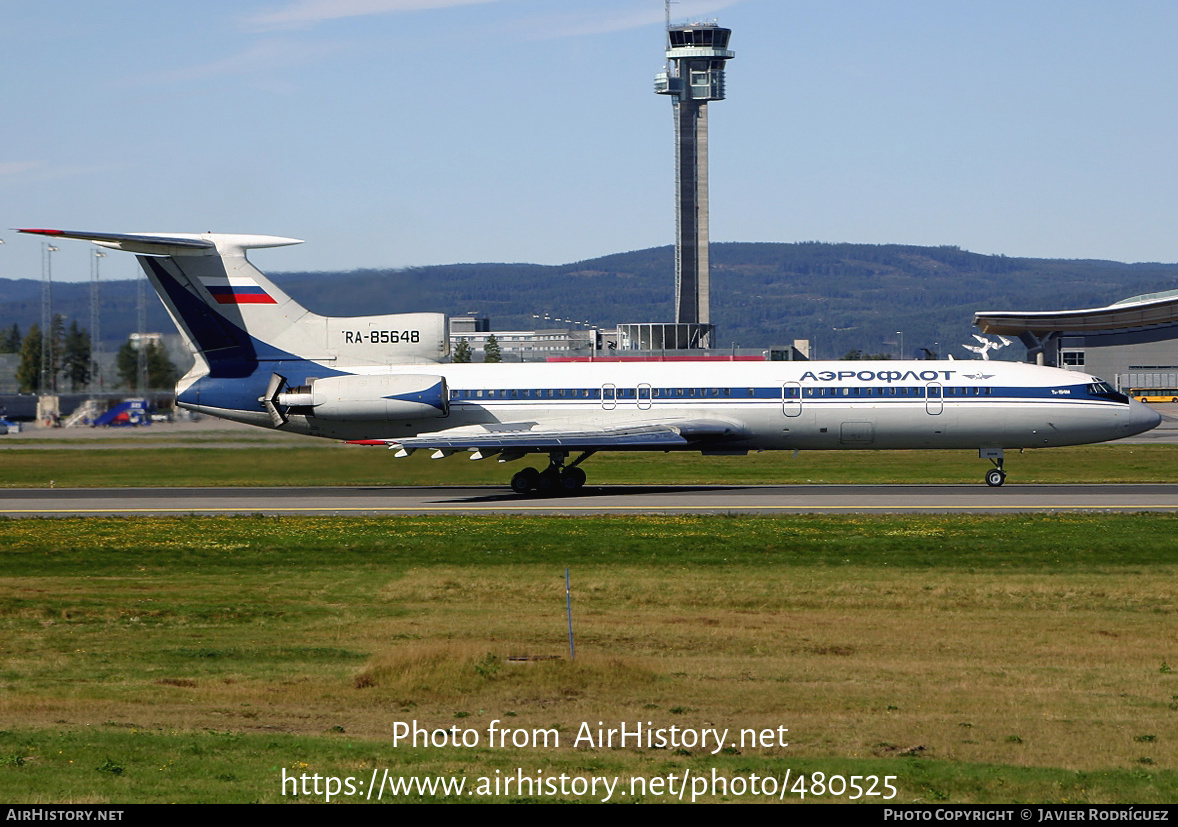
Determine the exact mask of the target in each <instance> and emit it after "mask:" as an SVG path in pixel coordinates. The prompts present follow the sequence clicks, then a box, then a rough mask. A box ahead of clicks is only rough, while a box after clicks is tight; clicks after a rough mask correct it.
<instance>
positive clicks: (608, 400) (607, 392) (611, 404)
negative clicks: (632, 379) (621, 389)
mask: <svg viewBox="0 0 1178 827" xmlns="http://www.w3.org/2000/svg"><path fill="white" fill-rule="evenodd" d="M617 406H618V389H617V386H615V385H611V384H608V383H607V384H605V385H602V386H601V407H602V409H603V410H606V411H612V410H613V409H614V408H616V407H617Z"/></svg>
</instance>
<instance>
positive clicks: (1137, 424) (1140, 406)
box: [1127, 399, 1162, 435]
mask: <svg viewBox="0 0 1178 827" xmlns="http://www.w3.org/2000/svg"><path fill="white" fill-rule="evenodd" d="M1161 422H1162V415H1161V414H1160V413H1158V412H1157V411H1155V410H1154V409H1153V408H1151V407H1150V406H1149V405H1146V404H1145V403H1144V402H1138V401H1137V400H1136V399H1130V400H1129V422H1128V423H1127V428H1128V430H1129V435H1132V434H1140V433H1144V432H1145V431H1148V430H1151V429H1152V428H1156V427H1157V426H1158V425H1160V424H1161Z"/></svg>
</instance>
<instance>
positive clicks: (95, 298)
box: [90, 249, 106, 396]
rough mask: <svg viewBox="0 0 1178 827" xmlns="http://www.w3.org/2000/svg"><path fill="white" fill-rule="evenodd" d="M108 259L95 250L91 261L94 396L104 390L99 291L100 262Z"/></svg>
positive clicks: (91, 359)
mask: <svg viewBox="0 0 1178 827" xmlns="http://www.w3.org/2000/svg"><path fill="white" fill-rule="evenodd" d="M103 258H106V253H104V252H102V250H97V249H96V250H95V251H94V257H93V258H92V259H90V395H91V396H93V395H94V393H95V391H97V390H99V389H101V388H102V376H101V373H100V372H101V368H100V367H99V365H100V364H101V363H100V360H99V357H100V356H101V355H102V336H101V334H100V331H99V324H100V321H101V319H100V314H99V311H98V308H99V306H100V297H99V290H98V282H99V279H98V260H99V259H103Z"/></svg>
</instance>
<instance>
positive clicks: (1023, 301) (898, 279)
mask: <svg viewBox="0 0 1178 827" xmlns="http://www.w3.org/2000/svg"><path fill="white" fill-rule="evenodd" d="M711 250H712V321H713V323H715V324H716V326H717V328H718V337H717V344H718V345H719V346H722V347H728V346H729V345H730V344H732V343H736V344H737V345H738V346H740V347H764V346H767V345H771V344H781V343H788V342H790V341H792V340H793V339H795V338H808V339H811V340H812V341H813V342H814V343H815V346H816V347H817V355H818V356H819V357H821V358H837V357H840V356H842V355H843V354H844V353H846V352H848V351H850V350H853V349H857V350H861V351H864V352H867V353H877V352H892V353H894V354H896V355H899V348H898V344H897V340H898V338H899V337H898V336H897V335H896V331H901V330H902V331H904V344H905V350H906V351H907V355H909V356H911V355H912V354H913V353H914V352H916V350H917V349H918V348H919V347H921V346H925V347H930V348H932V347H934V344H935V343H940V350H941V352H950V353H953V354H955V355H956V356H958V357H959V358H963V357H967V356H969V355H970V354H969V353H968V352H967V351H965V350H964V349H963V348H961V347H960V345H961V344H962V343H965V342H970V343H972V342H973V340H972V339H971V338H970V335H971V334H972V333H975V332H977V331H976V329H975V328H973V326H972V325H971V324H970V322H971V320H972V318H973V314H974V312H975V311H978V310H1062V309H1074V308H1081V307H1095V306H1101V305H1105V304H1108V303H1110V302H1113V301H1117V300H1119V299H1123V298H1126V297H1128V296H1133V295H1137V294H1140V293H1147V292H1152V291H1156V290H1168V289H1173V288H1175V287H1178V264H1122V263H1118V262H1109V261H1068V260H1058V259H1026V258H1009V257H1006V256H985V255H978V254H976V253H970V252H967V251H964V250H961V249H958V248H956V247H914V246H902V245H865V244H823V243H817V242H812V243H811V242H807V243H799V244H770V243H727V244H713V245H712V247H711ZM673 273H674V261H673V250H672V248H670V247H659V248H654V249H649V250H638V251H635V252H631V253H618V254H615V255H610V256H605V257H602V258H597V259H591V260H588V261H581V262H576V263H574V264H565V265H558V266H542V265H535V264H451V265H437V266H431V267H415V268H409V269H404V270H358V271H352V272H345V273H321V272H316V273H310V272H306V273H277V274H272V276H273V278H274V280H275V281H276V282H277V283H279V284H280V285H282V287H283V289H285V290H287V291H288V292H289V293H290V294H291V295H292V296H294V297H295V298H296V299H297V300H299V301H300V302H302V303H303V304H305V305H306V306H307V307H308V308H310V309H312V310H314V311H316V312H319V313H324V314H328V315H363V314H371V313H384V312H390V313H392V312H410V311H441V312H445V313H450V314H452V315H458V314H463V313H467V312H471V311H474V312H477V313H478V314H479V315H483V316H489V317H490V318H491V325H492V328H493V329H500V330H504V329H512V328H514V329H519V328H525V329H526V328H531V327H533V326H535V320H534V319H533V318H532V315H533V314H538V315H543V314H545V313H547V314H549V315H551V316H553V317H561V318H565V319H568V318H572V319H578V320H589V321H590V322H592V323H593V324H598V325H602V326H607V327H611V326H613V325H614V324H617V323H619V322H646V321H673V318H672V315H673V308H672V301H673V295H674V276H673ZM88 290H89V288H88V285H85V284H57V285H55V286H54V309H55V311H56V312H59V313H62V314H64V315H65V316H66V317H67V319H77V320H78V321H79V323H81V324H82V325H83V326H87V325H88V321H89V305H88V301H89V293H88ZM134 295H135V294H134V283H133V282H131V281H123V282H106V283H104V284H103V287H102V297H103V302H102V303H103V321H102V325H103V333H104V336H103V338H104V339H108V340H114V339H117V340H122V339H125V337H126V335H127V333H129V332H130V331H131V329H132V327H133V325H134V319H135V298H134ZM151 305H152V310H151V312H150V314H149V326H151V327H152V328H153V329H160V330H165V331H170V330H171V323H170V322H169V321H168V320H167V318H166V316H165V315H164V314H163V311H162V307H160V306H159V303H158V301H157V300H156V299H154V298H152V299H151ZM40 313H41V310H40V284H39V283H38V282H36V281H35V280H0V327H5V326H11V325H12V323H13V322H16V323H18V324H19V325H20V327H21V329H22V330H27V328H28V326H29V325H30V324H32V323H34V322H38V321H39V320H40ZM1011 351H1017V353H1011ZM1021 354H1022V349H1021V348H1011V349H1010V350H1008V351H1002V352H1001V354H1000V355H1002V356H1003V357H1006V358H1011V357H1016V358H1019V357H1021Z"/></svg>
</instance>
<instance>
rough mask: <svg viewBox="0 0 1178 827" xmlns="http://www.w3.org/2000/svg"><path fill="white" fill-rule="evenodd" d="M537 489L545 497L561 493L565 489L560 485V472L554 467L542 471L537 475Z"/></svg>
mask: <svg viewBox="0 0 1178 827" xmlns="http://www.w3.org/2000/svg"><path fill="white" fill-rule="evenodd" d="M536 490H537V491H538V492H540V493H541V494H542V495H544V496H545V497H550V496H552V495H553V494H559V493H560V492H561V491H562V490H563V489H562V488H561V485H560V472H559V471H557V470H555V469H553V468H549V469H547V470H546V471H541V472H540V475H539V476H538V477H536Z"/></svg>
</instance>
